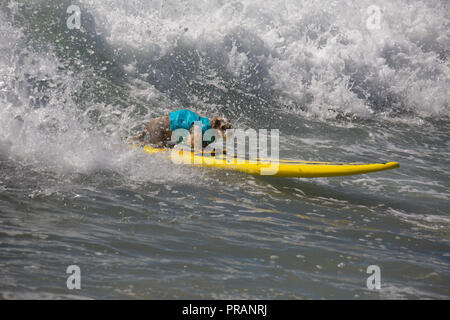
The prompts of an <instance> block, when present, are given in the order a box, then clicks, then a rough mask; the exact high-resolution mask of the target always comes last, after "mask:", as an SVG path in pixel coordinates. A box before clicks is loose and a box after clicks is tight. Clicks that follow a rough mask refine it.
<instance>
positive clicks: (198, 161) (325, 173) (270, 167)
mask: <svg viewBox="0 0 450 320" xmlns="http://www.w3.org/2000/svg"><path fill="white" fill-rule="evenodd" d="M134 146H135V147H142V148H143V149H144V150H145V151H146V152H147V153H149V154H155V153H164V154H166V155H167V157H168V158H169V159H171V160H172V161H173V162H175V163H179V164H189V165H194V166H203V167H210V168H219V169H225V170H234V171H240V172H244V173H247V174H253V175H261V176H264V175H269V176H270V175H273V176H277V177H296V178H319V177H337V176H349V175H358V174H365V173H371V172H377V171H384V170H391V169H395V168H398V167H400V165H399V163H398V162H386V163H361V162H354V163H347V162H320V161H302V160H290V159H280V160H278V159H265V158H256V159H245V158H244V157H240V156H236V155H233V156H229V155H227V154H226V153H223V154H215V153H213V154H211V153H202V152H200V153H198V152H192V151H186V150H178V149H160V148H155V147H152V146H149V145H134Z"/></svg>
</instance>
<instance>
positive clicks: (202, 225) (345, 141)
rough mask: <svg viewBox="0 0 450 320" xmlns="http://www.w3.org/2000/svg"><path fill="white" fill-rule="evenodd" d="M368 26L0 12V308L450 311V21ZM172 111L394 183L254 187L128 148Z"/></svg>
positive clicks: (307, 18) (201, 5)
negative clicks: (217, 119)
mask: <svg viewBox="0 0 450 320" xmlns="http://www.w3.org/2000/svg"><path fill="white" fill-rule="evenodd" d="M70 5H77V6H79V8H80V9H81V29H76V28H75V29H68V27H67V19H68V18H69V16H70V13H69V14H68V13H67V8H68V7H69V6H70ZM371 5H373V3H372V1H354V2H351V1H350V2H348V1H333V2H331V1H330V2H323V3H322V2H321V3H320V4H319V3H316V2H311V1H270V2H267V1H257V0H254V1H250V0H248V1H247V0H245V1H226V2H224V1H213V0H211V1H209V0H208V1H203V2H201V1H168V0H167V1H138V0H130V1H127V2H123V1H116V0H108V1H87V0H86V1H79V2H69V1H50V0H46V1H37V0H36V1H12V0H4V1H1V2H0V71H1V72H0V77H1V78H0V269H1V273H0V297H2V298H4V299H28V298H29V299H57V298H62V299H72V298H94V299H101V298H107V299H117V298H126V299H128V298H130V299H191V298H193V299H322V298H325V299H411V298H415V299H423V298H431V299H448V298H449V297H450V290H449V285H450V264H449V263H450V253H449V252H450V250H449V248H450V245H449V230H450V229H449V226H450V211H449V209H448V204H449V199H450V196H449V193H450V192H449V191H450V176H449V174H448V170H449V168H450V160H449V156H450V149H449V147H450V142H449V141H450V139H449V130H450V125H449V119H450V117H449V115H450V114H449V95H448V89H449V84H450V64H449V52H450V42H449V36H450V35H449V33H448V30H449V28H448V25H449V20H448V14H447V13H448V12H449V10H448V9H449V8H448V3H447V2H446V1H438V0H433V1H419V0H417V1H406V0H405V1H396V2H395V3H391V2H390V1H379V2H378V5H379V7H380V8H381V16H380V17H381V19H380V25H379V27H377V28H369V27H368V26H367V19H369V18H370V15H371V14H372V13H371V12H370V11H368V10H367V9H368V8H369V7H370V6H371ZM181 106H183V107H187V108H190V109H192V110H194V111H196V112H198V113H200V114H203V115H224V116H226V117H228V118H230V119H231V120H232V122H233V124H234V126H235V127H236V128H241V129H247V128H254V129H260V128H265V129H279V130H280V156H281V157H282V158H293V159H303V160H317V161H362V162H385V161H398V162H399V163H400V164H401V167H400V168H399V169H396V170H391V171H385V172H378V173H372V174H367V175H359V176H350V177H336V178H318V179H295V178H277V177H270V176H267V177H259V176H251V175H246V174H243V173H238V172H231V171H230V172H228V171H227V172H224V171H221V170H214V169H201V168H195V167H190V166H180V165H176V164H173V163H172V162H170V161H168V160H167V159H165V158H164V157H159V156H149V155H147V154H145V153H144V152H143V151H142V150H140V149H130V148H129V147H128V146H126V145H124V144H123V140H122V139H123V137H124V136H128V135H132V134H136V133H137V132H139V130H142V128H143V126H144V125H145V123H146V121H148V120H150V119H152V118H153V117H157V116H161V115H165V114H167V113H168V112H170V111H172V110H174V109H177V108H179V107H181ZM70 265H77V266H79V267H80V269H81V289H80V290H69V289H68V288H67V286H66V280H67V277H68V276H69V274H67V273H66V269H67V267H68V266H70ZM371 265H377V266H379V267H380V270H381V289H380V290H369V289H368V288H367V286H366V280H367V278H368V277H369V276H370V274H368V273H367V268H368V267H369V266H371Z"/></svg>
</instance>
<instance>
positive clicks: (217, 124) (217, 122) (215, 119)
mask: <svg viewBox="0 0 450 320" xmlns="http://www.w3.org/2000/svg"><path fill="white" fill-rule="evenodd" d="M220 123H221V121H220V118H219V117H212V118H211V121H210V124H211V127H213V128H214V129H218V128H220Z"/></svg>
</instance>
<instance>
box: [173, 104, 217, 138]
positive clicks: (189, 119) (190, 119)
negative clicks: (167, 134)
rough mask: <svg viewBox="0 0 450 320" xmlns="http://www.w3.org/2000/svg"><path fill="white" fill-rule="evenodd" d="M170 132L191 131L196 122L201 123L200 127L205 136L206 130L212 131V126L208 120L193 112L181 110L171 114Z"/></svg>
mask: <svg viewBox="0 0 450 320" xmlns="http://www.w3.org/2000/svg"><path fill="white" fill-rule="evenodd" d="M169 116H170V130H171V131H174V130H176V129H186V130H190V129H191V126H192V125H193V124H194V122H195V121H200V122H201V124H200V127H201V128H202V134H205V132H206V130H208V129H211V124H210V122H209V119H208V118H204V117H200V116H199V115H198V114H196V113H195V112H192V111H191V110H186V109H181V110H177V111H173V112H171V113H170V115H169Z"/></svg>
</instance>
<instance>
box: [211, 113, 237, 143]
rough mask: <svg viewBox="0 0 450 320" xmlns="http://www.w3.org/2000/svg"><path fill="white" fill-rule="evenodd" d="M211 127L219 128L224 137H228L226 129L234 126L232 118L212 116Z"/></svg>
mask: <svg viewBox="0 0 450 320" xmlns="http://www.w3.org/2000/svg"><path fill="white" fill-rule="evenodd" d="M210 123H211V127H212V128H213V129H216V130H219V132H220V133H221V135H222V139H224V140H225V139H226V134H225V133H226V131H227V130H228V129H231V128H232V125H231V122H230V120H228V119H227V118H223V117H212V118H211V121H210Z"/></svg>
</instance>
